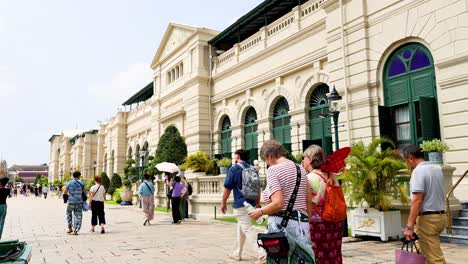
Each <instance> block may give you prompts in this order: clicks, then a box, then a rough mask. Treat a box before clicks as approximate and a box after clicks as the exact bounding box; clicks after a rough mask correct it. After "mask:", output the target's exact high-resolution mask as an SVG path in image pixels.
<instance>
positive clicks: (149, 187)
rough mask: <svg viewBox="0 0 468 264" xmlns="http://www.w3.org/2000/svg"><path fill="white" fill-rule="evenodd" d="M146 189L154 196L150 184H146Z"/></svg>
mask: <svg viewBox="0 0 468 264" xmlns="http://www.w3.org/2000/svg"><path fill="white" fill-rule="evenodd" d="M144 183H145V185H146V187H148V190H149V191H150V192H151V195H153V190H152V189H151V188H150V187H149V185H148V183H146V182H144Z"/></svg>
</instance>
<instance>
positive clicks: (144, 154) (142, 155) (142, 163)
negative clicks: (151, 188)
mask: <svg viewBox="0 0 468 264" xmlns="http://www.w3.org/2000/svg"><path fill="white" fill-rule="evenodd" d="M146 153H147V151H146V150H140V158H141V163H140V180H141V182H142V183H143V174H144V173H143V171H144V169H145V157H146Z"/></svg>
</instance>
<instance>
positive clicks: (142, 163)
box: [138, 150, 148, 208]
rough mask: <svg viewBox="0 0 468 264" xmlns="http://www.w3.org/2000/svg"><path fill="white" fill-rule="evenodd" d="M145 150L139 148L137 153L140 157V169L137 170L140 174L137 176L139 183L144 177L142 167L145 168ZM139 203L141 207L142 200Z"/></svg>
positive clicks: (141, 182)
mask: <svg viewBox="0 0 468 264" xmlns="http://www.w3.org/2000/svg"><path fill="white" fill-rule="evenodd" d="M147 152H148V151H147V150H140V153H139V154H140V157H141V163H140V169H139V170H138V171H139V176H140V177H139V179H140V185H141V184H143V181H144V179H143V174H144V173H143V171H144V168H145V164H144V162H145V157H146V153H147ZM139 204H140V205H139V206H140V208H141V207H142V202H141V201H140V203H139Z"/></svg>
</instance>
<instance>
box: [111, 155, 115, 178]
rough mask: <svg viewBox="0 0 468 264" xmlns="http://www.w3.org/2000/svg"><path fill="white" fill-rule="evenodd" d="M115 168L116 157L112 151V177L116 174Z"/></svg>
mask: <svg viewBox="0 0 468 264" xmlns="http://www.w3.org/2000/svg"><path fill="white" fill-rule="evenodd" d="M114 167H115V155H114V151H113V150H112V152H111V165H110V169H111V170H110V172H111V175H113V174H114V172H115V168H114Z"/></svg>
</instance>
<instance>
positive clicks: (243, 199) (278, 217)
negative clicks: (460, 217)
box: [221, 140, 446, 264]
mask: <svg viewBox="0 0 468 264" xmlns="http://www.w3.org/2000/svg"><path fill="white" fill-rule="evenodd" d="M400 154H401V157H402V159H403V160H404V161H405V162H406V163H407V164H408V166H409V167H410V168H411V169H412V175H411V182H410V184H411V194H412V203H411V210H410V214H409V217H408V222H407V226H406V228H405V230H404V232H403V233H404V236H405V237H406V239H407V240H414V239H415V235H414V233H417V235H418V236H419V240H417V241H416V243H417V245H418V248H419V249H420V253H421V254H422V255H423V256H424V257H425V258H426V263H441V264H442V263H445V259H444V255H443V253H442V250H441V248H440V238H439V235H440V233H441V232H442V231H443V229H444V227H445V222H446V216H445V212H444V210H445V201H444V178H443V174H442V172H441V169H440V168H438V167H436V166H433V165H431V164H430V163H428V162H426V161H425V160H424V155H423V153H422V151H421V150H420V149H419V148H418V147H416V146H413V145H404V146H402V147H401V148H400ZM234 156H235V163H236V164H235V165H234V166H232V167H231V168H230V169H229V171H228V173H227V176H226V179H225V182H224V187H225V189H224V193H223V199H222V204H221V211H222V213H226V211H227V201H228V198H229V196H230V194H231V192H233V193H234V202H233V205H232V207H233V211H234V216H235V217H236V219H237V240H236V241H235V243H234V250H233V253H232V254H231V255H229V257H230V258H231V259H233V260H236V261H241V260H242V257H243V249H244V244H245V242H246V240H247V241H248V242H249V245H250V247H251V249H252V250H255V251H256V252H257V261H256V263H318V264H340V263H343V257H342V251H341V247H342V239H343V227H342V221H333V220H330V219H328V218H327V217H325V216H324V213H325V210H328V209H326V208H325V207H326V204H327V203H330V201H331V202H335V201H336V204H334V205H332V206H331V207H329V208H333V207H335V208H340V207H342V206H341V204H339V200H333V199H331V198H330V197H327V195H330V196H331V191H330V189H331V188H327V187H329V186H339V183H338V180H337V175H338V174H339V172H336V173H334V172H330V171H324V170H323V169H322V168H323V165H324V164H325V163H326V162H327V160H326V159H325V155H324V151H323V149H322V148H321V147H320V146H317V145H312V146H310V147H308V148H307V149H306V150H305V151H304V153H303V161H302V164H301V165H299V164H295V163H294V162H293V161H291V160H289V159H287V158H286V150H285V149H284V147H283V146H282V145H281V144H280V143H279V142H277V141H274V140H269V141H266V142H265V143H264V144H263V146H262V147H261V149H260V158H261V159H262V160H263V161H264V162H265V163H266V164H267V167H268V169H267V175H266V181H267V183H266V188H265V189H264V191H263V193H261V190H259V188H258V187H257V186H255V185H256V184H255V182H256V181H258V179H257V177H256V176H255V173H252V171H255V168H253V166H251V165H250V164H248V162H247V153H246V152H245V151H244V150H242V149H240V150H237V151H236V152H235V154H234ZM343 165H344V163H343ZM257 175H258V173H257ZM333 189H335V190H336V189H337V188H333ZM339 189H340V190H341V188H339ZM341 192H342V190H341ZM252 194H256V195H257V196H252ZM261 195H263V197H262V198H263V200H264V201H265V205H264V206H262V205H261V204H260V196H261ZM343 200H344V198H343ZM254 208H255V209H254ZM336 210H338V209H336ZM344 214H346V205H345V204H344ZM265 216H268V218H267V219H268V223H267V232H266V233H265V234H261V233H260V234H257V232H256V231H255V229H254V228H253V226H252V222H251V221H250V220H251V219H252V220H258V219H261V218H264V217H265ZM345 217H346V216H345ZM259 241H261V244H260V246H261V247H260V246H259V244H258V242H259Z"/></svg>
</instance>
